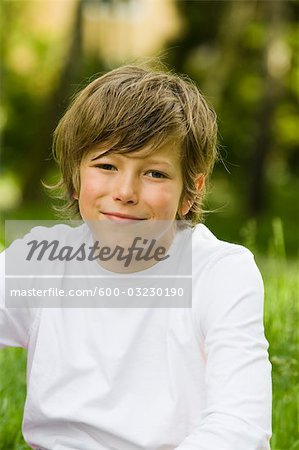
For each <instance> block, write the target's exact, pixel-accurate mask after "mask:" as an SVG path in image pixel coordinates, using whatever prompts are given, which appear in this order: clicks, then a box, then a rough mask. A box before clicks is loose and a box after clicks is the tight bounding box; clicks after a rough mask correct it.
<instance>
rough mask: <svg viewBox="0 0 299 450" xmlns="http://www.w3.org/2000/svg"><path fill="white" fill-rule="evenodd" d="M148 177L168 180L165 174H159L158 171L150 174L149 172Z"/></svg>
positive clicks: (152, 171) (151, 171)
mask: <svg viewBox="0 0 299 450" xmlns="http://www.w3.org/2000/svg"><path fill="white" fill-rule="evenodd" d="M147 175H149V176H150V177H151V178H167V176H166V175H165V174H164V173H162V172H158V171H157V170H150V171H149V172H147Z"/></svg>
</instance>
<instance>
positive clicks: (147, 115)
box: [53, 65, 217, 223]
mask: <svg viewBox="0 0 299 450" xmlns="http://www.w3.org/2000/svg"><path fill="white" fill-rule="evenodd" d="M171 141H175V142H178V143H179V144H180V146H181V167H182V177H183V192H182V198H181V200H182V199H183V197H184V196H187V199H188V200H190V202H191V203H193V205H192V207H191V209H190V211H189V213H188V214H187V215H186V216H185V217H184V219H187V220H190V221H191V222H192V223H196V222H198V221H199V220H200V219H201V216H202V208H201V203H202V198H203V195H204V192H203V191H201V192H200V193H198V192H197V191H196V188H195V180H196V178H197V177H198V175H199V174H204V175H205V176H206V178H207V177H208V176H209V175H210V173H211V171H212V169H213V165H214V162H215V160H216V157H217V146H216V143H217V123H216V114H215V112H214V111H213V110H212V109H211V108H210V107H209V106H208V104H207V102H206V100H205V99H204V97H203V96H202V94H201V93H200V92H199V90H198V89H197V87H196V86H195V84H194V83H193V82H192V81H191V80H190V79H189V78H187V77H186V76H178V75H176V74H172V73H165V72H163V71H156V70H152V69H149V68H145V67H144V66H136V65H126V66H122V67H119V68H117V69H114V70H112V71H110V72H108V73H106V74H105V75H103V76H101V77H99V78H97V79H95V80H93V81H92V82H91V83H90V84H88V85H87V86H86V87H85V88H84V89H83V90H82V91H81V92H79V93H78V94H77V95H76V96H75V98H74V100H73V102H72V103H71V105H70V107H69V108H68V110H67V111H66V113H65V115H64V116H63V117H62V119H61V120H60V122H59V124H58V126H57V128H56V130H55V132H54V140H53V153H54V158H55V160H56V161H57V162H58V164H59V167H60V169H61V179H60V181H59V182H58V183H57V184H56V185H55V186H53V188H54V189H57V188H59V189H60V190H61V189H62V196H61V197H60V198H62V197H63V198H64V199H66V200H67V201H66V204H65V205H64V206H63V207H62V208H60V210H61V211H62V212H64V213H66V212H68V213H69V215H72V216H74V215H77V216H78V215H79V214H80V213H79V208H78V202H77V200H75V199H74V198H73V193H74V192H75V191H77V192H79V190H80V176H79V168H80V162H81V160H82V157H83V156H84V155H85V154H86V152H88V151H89V150H90V149H91V148H92V147H94V146H95V145H96V144H104V145H105V146H107V150H109V153H110V152H117V153H129V152H133V151H136V150H139V149H141V148H142V147H144V146H145V145H150V147H151V148H152V149H153V150H155V149H157V148H158V147H160V146H161V145H164V144H166V143H168V142H171ZM181 218H182V217H180V216H179V215H178V217H177V219H181Z"/></svg>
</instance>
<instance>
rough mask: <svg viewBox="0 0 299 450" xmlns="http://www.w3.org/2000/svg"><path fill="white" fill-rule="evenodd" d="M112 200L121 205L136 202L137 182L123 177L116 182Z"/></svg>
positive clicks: (128, 177)
mask: <svg viewBox="0 0 299 450" xmlns="http://www.w3.org/2000/svg"><path fill="white" fill-rule="evenodd" d="M113 199H114V200H115V201H120V202H122V203H132V204H136V203H137V202H138V182H137V181H136V180H135V179H133V177H131V176H125V177H122V178H121V179H119V180H118V181H117V182H116V186H115V188H114V195H113Z"/></svg>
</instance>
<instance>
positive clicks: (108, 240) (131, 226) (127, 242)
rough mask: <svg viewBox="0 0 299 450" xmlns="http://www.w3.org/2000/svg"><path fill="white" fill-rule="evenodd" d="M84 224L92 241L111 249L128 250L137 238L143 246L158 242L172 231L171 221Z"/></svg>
mask: <svg viewBox="0 0 299 450" xmlns="http://www.w3.org/2000/svg"><path fill="white" fill-rule="evenodd" d="M86 223H87V225H88V227H89V229H90V230H91V233H92V235H93V239H94V241H98V242H99V244H100V245H101V246H105V247H112V248H115V247H116V246H121V247H123V248H128V247H130V246H131V245H132V243H133V242H134V240H135V239H137V238H138V240H139V242H144V244H145V245H146V244H148V243H149V242H151V241H153V240H156V241H159V240H161V239H164V237H165V235H167V234H169V232H170V231H171V232H172V231H173V225H174V222H173V221H166V220H140V221H114V220H113V221H111V220H89V221H87V222H86Z"/></svg>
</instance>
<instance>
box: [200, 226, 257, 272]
mask: <svg viewBox="0 0 299 450" xmlns="http://www.w3.org/2000/svg"><path fill="white" fill-rule="evenodd" d="M230 255H247V256H248V257H250V258H252V257H253V254H252V253H251V251H250V250H248V249H247V248H246V247H244V246H243V245H240V244H234V243H231V242H226V241H223V240H221V239H218V238H217V237H216V236H215V235H214V234H213V233H212V232H211V231H210V230H209V228H208V227H206V226H205V225H203V224H198V225H196V226H195V227H194V229H193V232H192V257H193V261H195V263H196V265H197V266H199V265H202V266H206V265H207V264H208V263H210V262H216V261H218V260H220V259H222V258H223V257H226V256H230Z"/></svg>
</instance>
